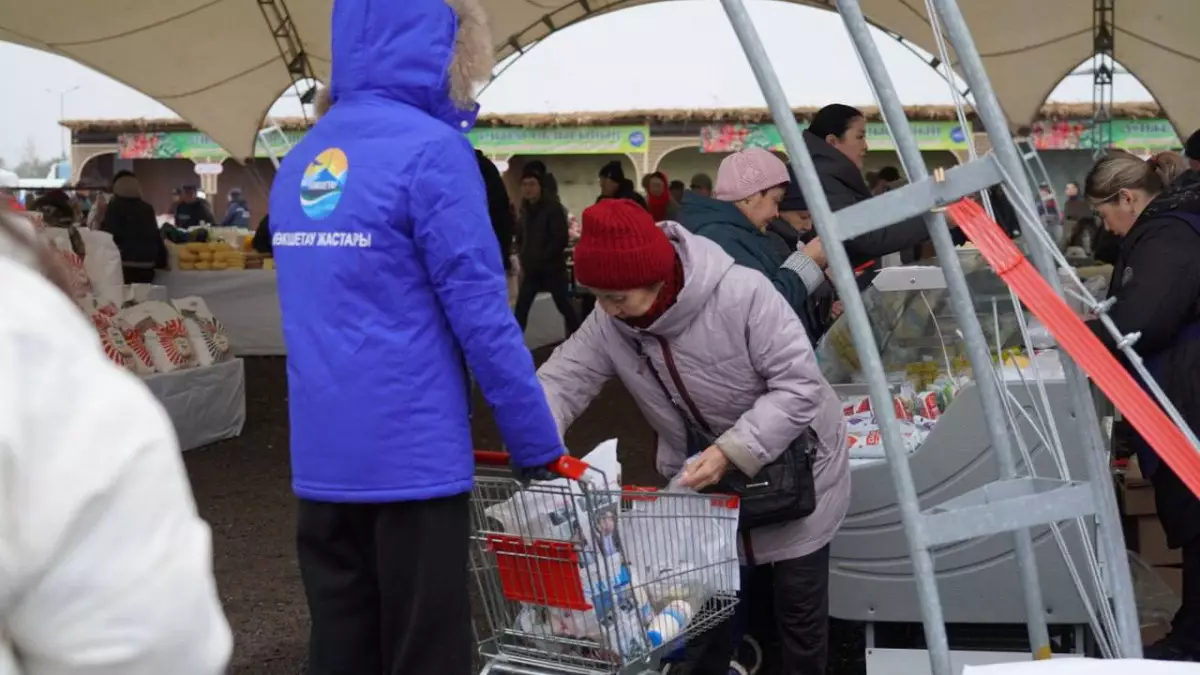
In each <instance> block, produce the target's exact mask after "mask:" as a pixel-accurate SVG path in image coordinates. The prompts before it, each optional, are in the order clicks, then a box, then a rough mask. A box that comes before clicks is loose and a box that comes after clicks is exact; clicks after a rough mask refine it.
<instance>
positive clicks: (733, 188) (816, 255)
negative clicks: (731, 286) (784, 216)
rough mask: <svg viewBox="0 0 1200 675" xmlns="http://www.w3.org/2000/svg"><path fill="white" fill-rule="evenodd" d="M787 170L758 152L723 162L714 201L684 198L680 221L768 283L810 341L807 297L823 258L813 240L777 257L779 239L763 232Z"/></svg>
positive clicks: (820, 276) (775, 213)
mask: <svg viewBox="0 0 1200 675" xmlns="http://www.w3.org/2000/svg"><path fill="white" fill-rule="evenodd" d="M788 182H789V178H788V170H787V166H786V165H785V164H784V163H783V161H782V160H780V159H779V158H778V157H776V156H775V155H773V154H771V153H770V152H768V151H766V150H763V149H762V148H747V149H745V150H743V151H741V152H737V153H734V154H732V155H730V156H728V157H726V158H725V160H724V161H723V162H721V168H720V170H719V171H718V172H717V185H716V187H715V189H714V190H713V198H712V199H708V198H705V197H701V196H700V195H697V194H694V193H692V194H688V195H686V196H685V197H684V200H683V205H682V206H681V207H680V209H679V221H680V222H681V223H682V224H683V226H684V227H686V228H687V229H688V230H690V231H691V232H693V233H695V234H698V235H700V236H702V237H705V238H708V239H711V240H713V241H715V242H716V243H717V244H719V245H720V246H721V248H722V249H724V250H725V252H726V253H728V254H729V255H730V256H731V257H732V258H733V260H734V262H736V263H737V264H739V265H742V266H743V267H749V268H750V269H753V270H758V271H759V272H761V273H762V274H763V275H765V276H766V277H767V279H770V280H771V283H772V284H774V286H775V288H776V289H777V290H778V291H779V292H780V293H781V294H783V297H784V298H785V299H786V300H787V302H788V304H789V305H791V307H792V309H793V310H794V311H795V312H796V315H797V316H799V317H800V321H801V322H802V323H803V324H804V327H805V330H806V331H808V334H809V335H810V336H816V335H819V334H820V332H819V330H818V328H819V326H818V322H817V317H816V316H815V314H814V312H813V308H812V306H811V304H810V303H809V295H810V294H811V293H812V291H813V290H815V289H816V288H817V287H818V286H820V285H821V284H822V283H824V281H825V275H824V273H823V272H822V268H823V267H824V266H825V252H824V249H823V248H822V247H821V241H820V239H814V240H813V241H811V242H809V243H807V244H801V245H800V248H798V249H796V250H795V251H793V252H791V253H790V254H789V255H786V256H784V255H781V253H780V248H781V246H780V242H779V241H777V239H778V237H779V235H777V234H775V233H773V232H770V231H768V230H767V226H768V225H769V224H770V223H771V221H772V220H775V219H776V218H778V217H779V202H780V201H781V200H782V199H783V196H784V193H785V192H786V190H787V186H788Z"/></svg>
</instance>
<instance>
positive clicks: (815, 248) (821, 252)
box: [800, 237, 829, 269]
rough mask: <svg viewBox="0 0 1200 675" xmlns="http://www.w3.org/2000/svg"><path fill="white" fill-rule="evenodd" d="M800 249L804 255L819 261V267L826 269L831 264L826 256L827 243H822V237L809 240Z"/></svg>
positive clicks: (816, 261)
mask: <svg viewBox="0 0 1200 675" xmlns="http://www.w3.org/2000/svg"><path fill="white" fill-rule="evenodd" d="M800 250H801V251H802V252H803V253H804V255H806V256H808V257H809V258H812V261H813V262H815V263H817V266H818V267H820V268H822V269H824V268H825V267H827V266H828V265H829V260H828V259H826V257H825V245H824V244H822V243H821V238H820V237H817V238H815V239H813V240H812V241H810V242H808V243H807V244H805V245H804V247H803V248H801V249H800Z"/></svg>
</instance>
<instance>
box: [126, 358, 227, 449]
mask: <svg viewBox="0 0 1200 675" xmlns="http://www.w3.org/2000/svg"><path fill="white" fill-rule="evenodd" d="M142 379H143V381H144V382H145V383H146V386H147V387H148V388H149V389H150V392H151V393H152V394H154V397H155V398H157V399H158V401H159V402H160V403H162V405H163V407H164V408H166V409H167V414H168V415H169V416H170V417H171V423H172V424H173V425H175V433H176V434H177V435H178V436H179V446H180V448H181V449H183V450H192V449H194V448H199V447H201V446H204V445H208V444H209V443H216V442H217V441H223V440H225V439H227V438H236V437H237V436H240V435H241V433H242V427H243V426H244V425H245V424H246V372H245V369H244V368H243V364H242V360H241V359H234V360H232V361H226V362H225V363H217V364H214V365H211V366H205V367H202V368H189V369H187V370H179V371H176V372H174V373H157V374H154V375H148V376H146V377H144V378H142Z"/></svg>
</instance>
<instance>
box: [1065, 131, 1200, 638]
mask: <svg viewBox="0 0 1200 675" xmlns="http://www.w3.org/2000/svg"><path fill="white" fill-rule="evenodd" d="M1170 171H1171V170H1170V169H1168V168H1166V167H1164V166H1163V165H1162V164H1159V163H1158V161H1157V160H1155V159H1153V158H1151V159H1150V160H1148V161H1142V160H1141V159H1139V158H1138V157H1137V156H1135V155H1132V154H1130V153H1127V152H1122V151H1116V152H1111V153H1109V155H1108V156H1107V157H1105V158H1104V159H1101V160H1100V161H1099V162H1097V163H1096V165H1095V166H1094V167H1093V168H1092V170H1091V172H1090V173H1088V176H1087V180H1086V181H1085V184H1084V192H1085V194H1086V195H1087V198H1088V200H1089V201H1091V203H1092V206H1094V207H1095V209H1096V211H1097V213H1098V214H1099V215H1100V217H1101V218H1103V220H1104V227H1105V228H1107V229H1108V230H1109V231H1111V232H1112V233H1113V234H1115V235H1117V236H1119V237H1121V243H1120V252H1119V253H1118V255H1117V260H1116V264H1115V265H1114V266H1113V276H1112V281H1111V282H1110V285H1109V290H1108V297H1109V298H1115V304H1113V306H1112V307H1111V309H1109V311H1108V315H1109V317H1110V318H1111V319H1112V320H1113V322H1114V323H1115V324H1116V325H1117V328H1118V329H1119V330H1120V332H1121V333H1122V334H1123V335H1131V334H1137V335H1140V338H1139V339H1138V341H1137V345H1136V347H1135V349H1136V350H1137V352H1138V354H1139V355H1140V356H1141V357H1142V359H1144V362H1145V366H1146V369H1147V370H1148V371H1149V373H1150V374H1151V375H1152V376H1153V377H1154V379H1155V380H1156V381H1157V382H1158V385H1159V386H1160V387H1161V388H1162V390H1163V392H1164V393H1165V394H1166V396H1167V398H1168V399H1169V400H1170V401H1171V402H1172V403H1173V404H1174V405H1175V407H1176V408H1178V409H1179V412H1180V414H1181V415H1182V416H1183V419H1184V421H1186V422H1187V423H1188V425H1189V426H1191V428H1192V429H1200V267H1198V266H1197V265H1196V260H1197V258H1200V174H1196V173H1194V172H1190V173H1187V174H1186V175H1185V176H1184V177H1183V178H1180V179H1178V180H1176V181H1175V182H1174V183H1172V182H1170V178H1171V176H1170V175H1169V173H1170ZM1088 326H1089V327H1090V328H1091V329H1092V332H1093V333H1095V334H1096V337H1098V338H1099V339H1100V341H1101V342H1103V343H1104V345H1105V346H1107V347H1108V348H1109V349H1110V350H1112V351H1113V353H1114V354H1116V355H1117V356H1118V357H1120V356H1121V355H1120V352H1119V350H1118V348H1117V343H1116V340H1114V339H1113V337H1112V336H1111V335H1110V334H1109V332H1108V331H1107V330H1105V329H1104V327H1103V326H1102V325H1101V324H1100V321H1099V320H1098V319H1097V320H1093V321H1090V322H1088ZM1121 360H1122V361H1124V359H1123V358H1122V359H1121ZM1134 447H1135V449H1136V451H1137V456H1138V461H1139V464H1140V465H1141V470H1142V473H1143V474H1144V475H1145V476H1146V477H1147V478H1149V479H1150V481H1151V482H1152V483H1153V484H1154V495H1155V500H1156V501H1157V503H1158V517H1159V520H1161V521H1162V526H1163V529H1164V530H1165V531H1166V534H1167V545H1168V547H1170V548H1171V549H1183V598H1182V600H1183V604H1182V605H1181V606H1180V608H1179V612H1178V613H1177V614H1176V615H1175V619H1174V621H1173V622H1172V627H1171V634H1170V635H1168V636H1167V637H1166V638H1164V639H1163V640H1162V641H1161V642H1159V643H1157V644H1154V645H1151V646H1149V647H1147V648H1146V658H1148V659H1158V660H1168V661H1200V499H1198V498H1197V497H1196V495H1194V494H1192V491H1191V490H1190V489H1188V487H1187V486H1186V485H1184V483H1183V482H1182V481H1181V480H1180V479H1179V477H1178V476H1177V475H1176V474H1175V472H1174V471H1173V470H1172V469H1171V467H1169V466H1167V465H1166V464H1165V463H1164V462H1162V461H1161V460H1160V459H1159V458H1158V456H1157V455H1156V454H1155V452H1154V450H1153V449H1152V448H1150V446H1149V445H1148V444H1147V443H1146V442H1145V440H1143V439H1142V438H1140V437H1138V438H1137V439H1136V440H1135V443H1134Z"/></svg>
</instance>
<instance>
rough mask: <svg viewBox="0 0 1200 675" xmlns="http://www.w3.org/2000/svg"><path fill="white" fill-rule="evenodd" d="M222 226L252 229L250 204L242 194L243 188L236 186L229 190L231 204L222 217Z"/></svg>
mask: <svg viewBox="0 0 1200 675" xmlns="http://www.w3.org/2000/svg"><path fill="white" fill-rule="evenodd" d="M221 227H240V228H243V229H250V204H249V202H247V201H246V197H245V195H243V194H242V188H239V187H235V188H233V189H232V190H230V191H229V206H228V207H226V209H225V217H224V218H222V219H221Z"/></svg>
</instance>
